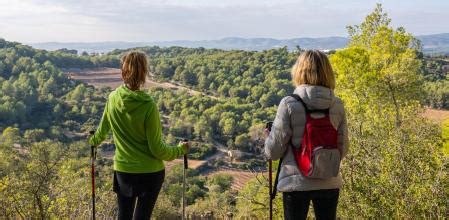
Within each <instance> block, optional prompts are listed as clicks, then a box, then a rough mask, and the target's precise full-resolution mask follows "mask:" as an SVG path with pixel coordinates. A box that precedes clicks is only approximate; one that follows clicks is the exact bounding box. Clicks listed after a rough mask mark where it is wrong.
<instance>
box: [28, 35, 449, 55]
mask: <svg viewBox="0 0 449 220" xmlns="http://www.w3.org/2000/svg"><path fill="white" fill-rule="evenodd" d="M417 38H418V39H419V40H420V41H421V42H422V44H423V51H424V53H428V54H449V33H442V34H431V35H420V36H417ZM347 43H348V39H347V38H345V37H320V38H307V37H306V38H292V39H274V38H240V37H228V38H223V39H219V40H199V41H188V40H179V41H155V42H120V41H117V42H85V43H82V42H68V43H63V42H43V43H31V44H30V45H31V46H33V47H35V48H39V49H46V50H57V49H61V48H67V49H74V50H78V51H86V52H89V53H106V52H109V51H112V50H114V49H127V48H135V47H143V46H160V47H170V46H180V47H189V48H197V47H204V48H216V49H224V50H233V49H237V50H250V51H253V50H255V51H262V50H268V49H273V48H280V47H284V46H286V47H288V49H289V50H295V49H296V46H297V45H299V46H300V47H301V48H303V49H312V48H313V49H320V50H334V49H338V48H343V47H345V46H346V44H347Z"/></svg>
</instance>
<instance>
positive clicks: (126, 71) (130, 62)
mask: <svg viewBox="0 0 449 220" xmlns="http://www.w3.org/2000/svg"><path fill="white" fill-rule="evenodd" d="M121 63H122V78H123V81H124V82H125V84H126V85H127V86H128V87H129V88H130V89H131V90H138V89H140V87H141V86H142V85H143V84H144V83H145V80H146V76H147V74H148V73H149V70H148V61H147V56H146V55H145V54H144V53H142V52H138V51H131V52H129V53H127V54H126V55H125V56H123V57H122V60H121Z"/></svg>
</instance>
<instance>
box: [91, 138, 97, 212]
mask: <svg viewBox="0 0 449 220" xmlns="http://www.w3.org/2000/svg"><path fill="white" fill-rule="evenodd" d="M89 133H90V135H93V134H94V133H95V132H94V131H90V132H89ZM96 156H97V151H96V148H95V146H90V168H91V173H90V176H91V183H92V220H95V157H96Z"/></svg>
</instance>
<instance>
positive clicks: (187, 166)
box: [182, 139, 189, 169]
mask: <svg viewBox="0 0 449 220" xmlns="http://www.w3.org/2000/svg"><path fill="white" fill-rule="evenodd" d="M182 141H183V142H188V141H189V140H187V139H183V140H182ZM184 169H189V162H188V159H187V154H184Z"/></svg>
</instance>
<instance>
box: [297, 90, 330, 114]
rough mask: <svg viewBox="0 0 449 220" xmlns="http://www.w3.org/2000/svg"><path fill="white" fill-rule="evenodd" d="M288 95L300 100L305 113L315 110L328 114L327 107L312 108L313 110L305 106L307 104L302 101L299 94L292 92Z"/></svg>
mask: <svg viewBox="0 0 449 220" xmlns="http://www.w3.org/2000/svg"><path fill="white" fill-rule="evenodd" d="M289 96H291V97H293V98H295V99H296V101H298V102H301V104H302V106H304V109H305V110H306V114H308V113H315V112H316V113H323V114H329V109H328V108H327V109H313V110H310V109H309V108H307V105H306V103H305V102H304V100H302V98H301V97H299V95H297V94H294V93H292V94H291V95H289Z"/></svg>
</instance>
